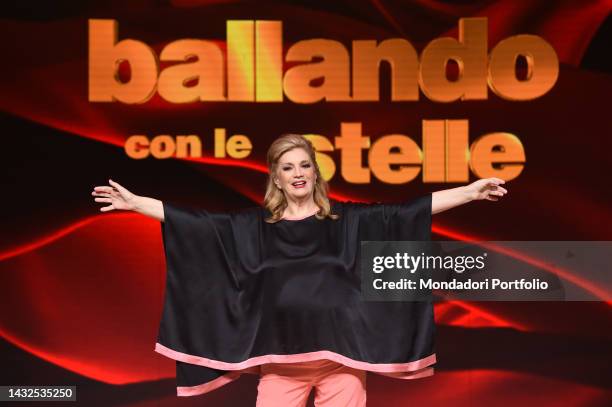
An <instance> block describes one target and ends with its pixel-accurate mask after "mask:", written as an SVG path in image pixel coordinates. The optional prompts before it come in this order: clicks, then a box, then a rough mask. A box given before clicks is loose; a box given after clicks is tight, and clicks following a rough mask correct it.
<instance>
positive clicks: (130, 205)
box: [91, 179, 139, 212]
mask: <svg viewBox="0 0 612 407" xmlns="http://www.w3.org/2000/svg"><path fill="white" fill-rule="evenodd" d="M108 182H109V184H110V185H111V186H106V185H105V186H98V187H94V190H93V191H92V193H91V194H92V195H93V196H96V197H98V198H96V199H95V201H96V202H108V203H110V205H108V206H103V207H102V208H100V211H101V212H108V211H112V210H113V209H122V210H126V211H133V210H134V209H136V203H137V201H138V198H139V197H138V195H135V194H133V193H131V192H130V191H128V190H127V189H126V188H124V187H122V186H121V185H119V184H118V183H116V182H115V181H113V180H112V179H109V180H108Z"/></svg>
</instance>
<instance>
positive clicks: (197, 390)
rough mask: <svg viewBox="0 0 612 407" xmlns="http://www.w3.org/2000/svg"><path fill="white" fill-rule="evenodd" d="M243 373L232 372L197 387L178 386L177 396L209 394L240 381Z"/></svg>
mask: <svg viewBox="0 0 612 407" xmlns="http://www.w3.org/2000/svg"><path fill="white" fill-rule="evenodd" d="M241 375H242V373H238V372H230V373H228V374H225V375H223V376H221V377H217V378H216V379H215V380H211V381H210V382H206V383H202V384H198V385H197V386H178V387H177V388H176V395H177V396H181V397H186V396H197V395H199V394H204V393H208V392H210V391H213V390H215V389H218V388H219V387H221V386H225V385H226V384H228V383H230V382H233V381H234V380H236V379H238V378H239V377H240V376H241Z"/></svg>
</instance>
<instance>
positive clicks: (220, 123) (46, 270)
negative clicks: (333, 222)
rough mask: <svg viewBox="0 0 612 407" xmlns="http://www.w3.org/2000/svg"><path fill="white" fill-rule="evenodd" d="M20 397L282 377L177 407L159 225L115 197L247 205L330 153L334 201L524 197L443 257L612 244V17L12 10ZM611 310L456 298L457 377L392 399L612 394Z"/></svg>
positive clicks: (443, 346) (411, 8)
mask: <svg viewBox="0 0 612 407" xmlns="http://www.w3.org/2000/svg"><path fill="white" fill-rule="evenodd" d="M0 7H1V8H2V10H3V17H2V20H1V21H0V33H1V36H2V42H1V44H2V45H1V51H2V55H3V64H2V68H1V69H2V75H1V76H0V82H1V84H2V92H0V120H1V123H2V130H3V137H2V140H3V143H4V145H3V153H4V154H3V158H2V174H3V178H4V182H3V185H4V187H3V194H2V208H3V210H2V213H1V215H0V216H1V217H2V225H3V227H2V229H1V233H2V239H1V240H0V303H1V304H2V306H1V308H0V355H1V360H2V363H1V368H0V385H76V386H77V398H78V401H77V403H76V404H79V405H81V404H82V405H86V406H93V405H102V406H111V405H121V406H139V407H140V406H149V405H150V406H174V405H210V406H218V405H228V406H230V405H231V406H249V405H254V401H255V397H256V384H257V379H256V378H255V377H253V376H250V375H245V376H243V377H242V378H241V379H240V380H238V381H237V382H234V383H231V384H229V385H227V386H224V387H223V388H221V389H219V390H216V391H214V392H212V393H208V394H205V395H203V396H197V397H191V398H181V399H177V398H176V396H175V391H176V390H175V387H174V386H175V383H174V362H173V361H172V360H170V359H166V358H164V357H163V356H161V355H159V354H157V353H155V352H154V351H153V347H154V344H155V340H156V335H157V325H158V322H159V318H160V313H161V305H162V298H163V288H164V278H165V276H164V257H163V250H162V241H161V234H160V225H159V223H158V222H155V221H153V220H150V219H147V218H145V217H143V216H140V215H136V214H129V213H110V214H103V213H100V212H99V211H98V207H99V206H100V205H96V204H95V203H93V199H92V197H91V195H90V191H91V190H92V187H93V186H94V185H106V184H107V182H108V179H109V178H112V179H113V180H115V181H117V182H119V183H120V184H122V185H124V186H125V187H127V188H128V189H130V190H131V191H133V192H134V193H137V194H139V195H146V196H152V197H155V198H158V199H161V200H172V201H174V202H177V203H182V204H185V205H191V206H196V207H203V208H206V209H210V210H214V211H230V210H235V209H240V208H246V207H249V206H253V205H259V204H261V202H262V200H263V192H264V182H265V179H266V167H265V153H266V150H267V148H268V146H269V144H270V142H271V141H272V140H273V139H275V138H276V137H278V136H279V135H281V134H283V133H288V132H291V133H300V134H307V135H310V137H311V139H312V140H313V142H314V144H315V146H316V148H317V150H318V157H317V160H318V162H319V163H320V165H321V168H322V170H323V174H324V176H325V178H326V179H328V180H329V182H330V187H331V197H332V198H336V199H340V200H346V199H350V200H353V201H387V202H399V201H403V200H409V199H413V198H416V197H418V196H419V195H421V194H424V193H428V192H432V191H435V190H439V189H444V188H451V187H454V186H458V185H463V184H466V183H468V182H471V181H474V180H475V179H477V178H480V177H489V176H496V177H499V178H503V179H505V180H507V183H506V186H507V188H508V190H509V194H508V195H507V196H506V197H505V198H504V199H503V200H502V201H501V202H495V203H494V202H488V201H480V202H476V203H472V204H469V205H466V206H463V207H461V208H456V209H453V210H451V211H448V212H444V213H443V214H440V215H436V216H435V217H434V226H433V232H434V236H435V238H436V239H439V240H454V239H458V240H462V239H477V240H612V213H611V211H610V204H611V201H612V200H611V194H610V191H609V184H610V181H609V173H610V169H609V167H610V165H609V163H610V154H611V152H612V142H611V141H610V140H611V139H610V137H611V136H612V121H611V120H610V108H609V106H610V95H611V94H612V76H611V74H610V73H611V71H610V62H609V56H608V53H609V48H610V41H609V40H610V38H611V37H610V29H611V22H610V17H609V15H610V9H611V8H612V3H611V2H610V1H607V0H592V1H554V2H552V1H514V0H513V1H510V0H483V1H474V2H469V1H454V2H450V1H449V2H446V1H442V0H414V1H393V0H372V1H335V2H313V1H292V2H278V1H265V2H264V1H257V2H256V1H231V0H229V1H206V0H175V1H171V0H142V1H91V2H76V1H75V2H69V1H59V2H46V1H39V2H37V1H19V2H14V4H10V3H9V4H4V3H3V5H2V6H0ZM610 311H611V308H610V304H609V303H608V302H605V301H600V302H595V301H593V302H444V303H439V304H437V305H436V308H435V312H436V321H437V355H438V364H437V365H436V374H435V375H434V376H433V377H430V378H426V379H421V380H414V381H401V380H394V379H389V378H384V377H382V376H378V375H370V376H368V405H372V406H379V405H380V406H403V405H407V404H414V405H421V406H438V405H455V406H473V405H480V404H485V403H486V404H492V405H509V406H510V405H512V406H514V405H521V404H522V405H532V404H545V405H571V406H596V405H605V404H606V402H607V403H609V402H610V387H611V381H610V377H612V371H611V369H610V366H611V365H612V360H611V359H612V358H611V356H612V352H611V347H610V344H611V339H612V331H611V330H610V328H609V327H610V323H611V312H610Z"/></svg>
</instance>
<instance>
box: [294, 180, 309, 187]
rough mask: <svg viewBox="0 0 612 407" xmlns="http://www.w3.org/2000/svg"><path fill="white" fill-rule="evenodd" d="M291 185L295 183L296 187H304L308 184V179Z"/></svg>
mask: <svg viewBox="0 0 612 407" xmlns="http://www.w3.org/2000/svg"><path fill="white" fill-rule="evenodd" d="M291 185H293V187H294V188H304V187H305V186H306V181H297V182H293V183H292V184H291Z"/></svg>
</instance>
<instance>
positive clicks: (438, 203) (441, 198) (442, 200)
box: [431, 186, 474, 215]
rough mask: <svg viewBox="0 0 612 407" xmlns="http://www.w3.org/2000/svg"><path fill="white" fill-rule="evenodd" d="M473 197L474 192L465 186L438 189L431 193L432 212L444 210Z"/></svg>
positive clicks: (466, 201) (468, 200)
mask: <svg viewBox="0 0 612 407" xmlns="http://www.w3.org/2000/svg"><path fill="white" fill-rule="evenodd" d="M473 199H474V197H473V194H472V193H471V192H470V191H468V189H467V188H466V187H465V186H462V187H457V188H450V189H443V190H442V191H436V192H433V193H432V194H431V213H432V215H433V214H436V213H440V212H444V211H445V210H448V209H451V208H454V207H456V206H459V205H463V204H466V203H468V202H470V201H472V200H473Z"/></svg>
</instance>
